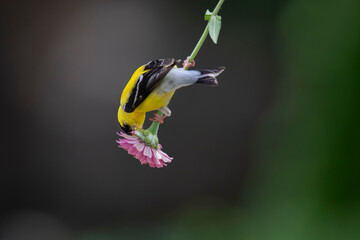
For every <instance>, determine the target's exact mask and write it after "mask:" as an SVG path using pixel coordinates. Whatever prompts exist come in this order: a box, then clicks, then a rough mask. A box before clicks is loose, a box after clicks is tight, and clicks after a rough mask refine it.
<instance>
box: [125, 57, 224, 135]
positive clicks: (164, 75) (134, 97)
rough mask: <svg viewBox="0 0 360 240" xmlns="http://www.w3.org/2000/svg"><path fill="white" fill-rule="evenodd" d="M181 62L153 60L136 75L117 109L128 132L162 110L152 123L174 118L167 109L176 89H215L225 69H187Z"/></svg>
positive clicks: (136, 72) (129, 83) (139, 69)
mask: <svg viewBox="0 0 360 240" xmlns="http://www.w3.org/2000/svg"><path fill="white" fill-rule="evenodd" d="M180 61H181V60H176V61H175V60H174V59H173V58H167V59H159V60H154V61H150V62H149V63H147V64H144V65H142V66H141V67H139V68H138V69H137V70H136V71H135V72H134V74H133V75H132V77H131V78H130V80H129V82H128V83H127V85H126V86H125V88H124V90H123V92H122V94H121V99H120V107H119V110H118V121H119V123H120V126H121V128H122V130H123V131H124V132H125V133H130V132H131V131H132V130H135V129H137V128H138V129H139V128H142V126H143V124H144V121H145V115H146V113H147V112H150V111H155V110H161V111H162V112H163V113H164V116H163V117H158V116H157V117H155V118H153V119H151V120H152V121H160V122H162V120H163V118H164V117H165V116H170V115H171V111H170V109H169V108H168V107H167V106H168V104H169V102H170V100H171V98H172V96H173V95H174V92H175V90H177V89H179V88H181V87H185V86H190V85H193V84H196V83H200V84H207V85H214V86H216V85H218V82H217V80H216V77H217V76H218V75H219V74H220V73H222V72H223V71H224V69H225V67H218V68H214V69H205V70H184V69H182V68H177V67H176V64H178V63H180ZM155 115H156V114H155Z"/></svg>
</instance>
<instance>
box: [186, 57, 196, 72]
mask: <svg viewBox="0 0 360 240" xmlns="http://www.w3.org/2000/svg"><path fill="white" fill-rule="evenodd" d="M189 58H190V56H189V57H187V58H186V59H185V61H184V62H183V68H184V69H185V68H188V67H193V66H195V60H192V61H191V63H189Z"/></svg>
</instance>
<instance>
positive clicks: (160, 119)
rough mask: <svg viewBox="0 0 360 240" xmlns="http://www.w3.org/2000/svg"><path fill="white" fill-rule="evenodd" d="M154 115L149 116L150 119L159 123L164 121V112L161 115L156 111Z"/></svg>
mask: <svg viewBox="0 0 360 240" xmlns="http://www.w3.org/2000/svg"><path fill="white" fill-rule="evenodd" d="M154 115H155V117H153V118H150V121H153V122H159V123H160V124H162V123H164V118H166V117H167V116H166V115H165V114H164V115H162V116H161V117H160V116H159V114H157V113H154Z"/></svg>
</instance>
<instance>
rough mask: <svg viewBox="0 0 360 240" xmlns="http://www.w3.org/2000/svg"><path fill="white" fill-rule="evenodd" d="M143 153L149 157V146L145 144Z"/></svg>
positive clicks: (150, 154) (150, 155)
mask: <svg viewBox="0 0 360 240" xmlns="http://www.w3.org/2000/svg"><path fill="white" fill-rule="evenodd" d="M144 155H145V156H147V157H149V158H151V157H152V153H151V148H150V147H149V146H145V149H144Z"/></svg>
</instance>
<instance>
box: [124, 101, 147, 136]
mask: <svg viewBox="0 0 360 240" xmlns="http://www.w3.org/2000/svg"><path fill="white" fill-rule="evenodd" d="M144 120H145V113H143V112H141V113H137V112H132V113H127V112H125V111H124V110H123V109H122V107H121V106H120V107H119V110H118V121H119V123H120V126H121V129H122V130H123V131H124V132H125V133H126V134H130V132H131V131H133V130H136V129H137V128H142V126H143V124H144Z"/></svg>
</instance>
